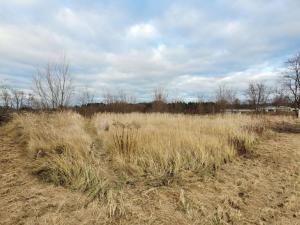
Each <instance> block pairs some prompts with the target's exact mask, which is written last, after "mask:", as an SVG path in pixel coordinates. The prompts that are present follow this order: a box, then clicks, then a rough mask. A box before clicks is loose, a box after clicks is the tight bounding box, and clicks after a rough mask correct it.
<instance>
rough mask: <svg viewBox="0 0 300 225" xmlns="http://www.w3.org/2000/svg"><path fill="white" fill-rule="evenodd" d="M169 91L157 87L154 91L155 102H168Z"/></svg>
mask: <svg viewBox="0 0 300 225" xmlns="http://www.w3.org/2000/svg"><path fill="white" fill-rule="evenodd" d="M167 98H168V92H167V91H166V89H164V88H162V87H158V88H155V89H154V91H153V101H154V102H164V103H166V102H167Z"/></svg>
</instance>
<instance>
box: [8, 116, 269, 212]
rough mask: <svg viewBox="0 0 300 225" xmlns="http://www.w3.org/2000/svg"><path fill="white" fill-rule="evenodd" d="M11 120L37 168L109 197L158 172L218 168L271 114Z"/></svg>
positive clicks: (246, 148)
mask: <svg viewBox="0 0 300 225" xmlns="http://www.w3.org/2000/svg"><path fill="white" fill-rule="evenodd" d="M9 126H10V127H11V129H12V130H14V131H16V130H18V133H20V135H21V139H20V140H21V141H22V142H24V143H25V149H24V154H25V155H26V156H27V157H28V158H29V159H30V164H31V165H30V169H31V170H32V172H33V173H34V174H37V175H38V176H39V177H41V178H42V179H44V180H45V181H48V182H52V183H54V184H56V185H62V186H65V187H68V188H70V189H73V190H79V191H81V192H86V193H88V194H89V195H90V196H91V197H92V198H94V197H103V196H105V197H106V199H107V196H109V195H113V194H111V192H109V191H111V190H116V189H117V190H118V189H120V188H122V185H124V184H126V182H128V181H133V182H134V181H135V180H151V179H159V180H161V181H162V182H161V183H160V185H165V184H168V183H169V182H170V180H172V178H174V177H179V178H180V177H181V176H183V175H184V174H185V173H186V172H192V173H195V174H197V173H198V174H199V173H201V172H213V171H214V170H216V169H217V168H218V167H219V166H220V165H222V164H223V163H227V162H230V161H232V160H234V158H235V157H237V156H238V155H248V154H250V153H251V149H252V146H253V144H254V143H255V142H256V141H257V140H259V138H260V136H261V135H262V134H263V133H264V131H265V129H266V126H267V122H266V120H265V119H264V118H263V117H251V116H245V115H219V116H191V115H171V114H139V113H132V114H98V115H95V116H94V117H93V118H92V119H86V118H83V117H81V116H80V115H79V114H76V113H73V112H60V113H52V114H47V113H41V114H31V113H29V114H24V115H17V116H15V119H14V120H13V122H12V123H11V124H10V125H9ZM110 201H111V200H110ZM113 211H114V210H113Z"/></svg>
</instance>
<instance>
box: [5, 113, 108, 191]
mask: <svg viewBox="0 0 300 225" xmlns="http://www.w3.org/2000/svg"><path fill="white" fill-rule="evenodd" d="M86 125H87V123H86V121H85V119H84V118H82V117H81V116H80V115H78V114H75V113H71V112H64V113H55V114H47V113H41V114H25V115H20V116H16V117H15V119H14V121H13V122H12V124H10V126H11V127H12V128H14V129H16V128H17V130H16V131H18V133H19V134H20V137H19V140H20V141H21V142H23V143H25V147H26V148H25V149H24V152H23V154H24V155H26V156H27V157H28V158H29V159H30V161H29V168H30V169H31V171H32V173H34V174H36V175H38V176H39V177H40V178H41V179H43V180H45V181H47V182H52V183H54V184H56V185H62V186H65V187H68V188H71V189H73V190H79V191H82V192H87V193H88V194H89V195H90V196H91V197H95V196H99V195H102V194H104V193H105V192H106V189H107V185H108V183H109V182H108V177H109V176H107V175H104V174H105V171H104V170H103V167H102V166H100V165H99V163H100V162H99V160H98V159H96V157H95V154H96V149H95V146H94V142H93V140H92V138H91V136H90V135H89V134H88V133H87V129H86Z"/></svg>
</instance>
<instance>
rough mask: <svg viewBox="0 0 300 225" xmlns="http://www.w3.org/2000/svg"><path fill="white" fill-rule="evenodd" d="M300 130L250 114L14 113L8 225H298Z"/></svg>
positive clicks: (8, 148)
mask: <svg viewBox="0 0 300 225" xmlns="http://www.w3.org/2000/svg"><path fill="white" fill-rule="evenodd" d="M299 128H300V124H299V121H297V120H295V119H293V118H291V117H283V116H281V117H266V116H260V117H259V116H245V115H218V116H189V115H171V114H136V113H135V114H98V115H95V116H94V117H92V118H90V119H87V118H83V117H81V116H80V115H78V114H75V113H72V112H62V113H52V114H46V113H44V114H43V113H42V114H23V115H16V116H15V117H14V119H13V120H12V121H11V122H10V123H9V124H7V125H6V126H4V127H1V128H0V129H1V130H0V131H1V135H0V143H1V149H0V160H1V172H0V179H1V182H0V195H1V199H0V204H1V206H0V218H1V221H0V224H175V223H177V224H299V223H300V203H299V202H300V201H299V200H300V176H299V171H300V170H299V169H300V164H299V162H300V138H299V136H300V131H299Z"/></svg>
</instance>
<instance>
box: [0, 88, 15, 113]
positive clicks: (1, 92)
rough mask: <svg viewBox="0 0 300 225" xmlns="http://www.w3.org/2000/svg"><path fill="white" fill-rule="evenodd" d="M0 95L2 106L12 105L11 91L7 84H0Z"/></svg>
mask: <svg viewBox="0 0 300 225" xmlns="http://www.w3.org/2000/svg"><path fill="white" fill-rule="evenodd" d="M0 97H1V101H2V104H3V107H5V108H9V107H12V93H11V90H10V88H9V87H8V86H7V85H1V86H0Z"/></svg>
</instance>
